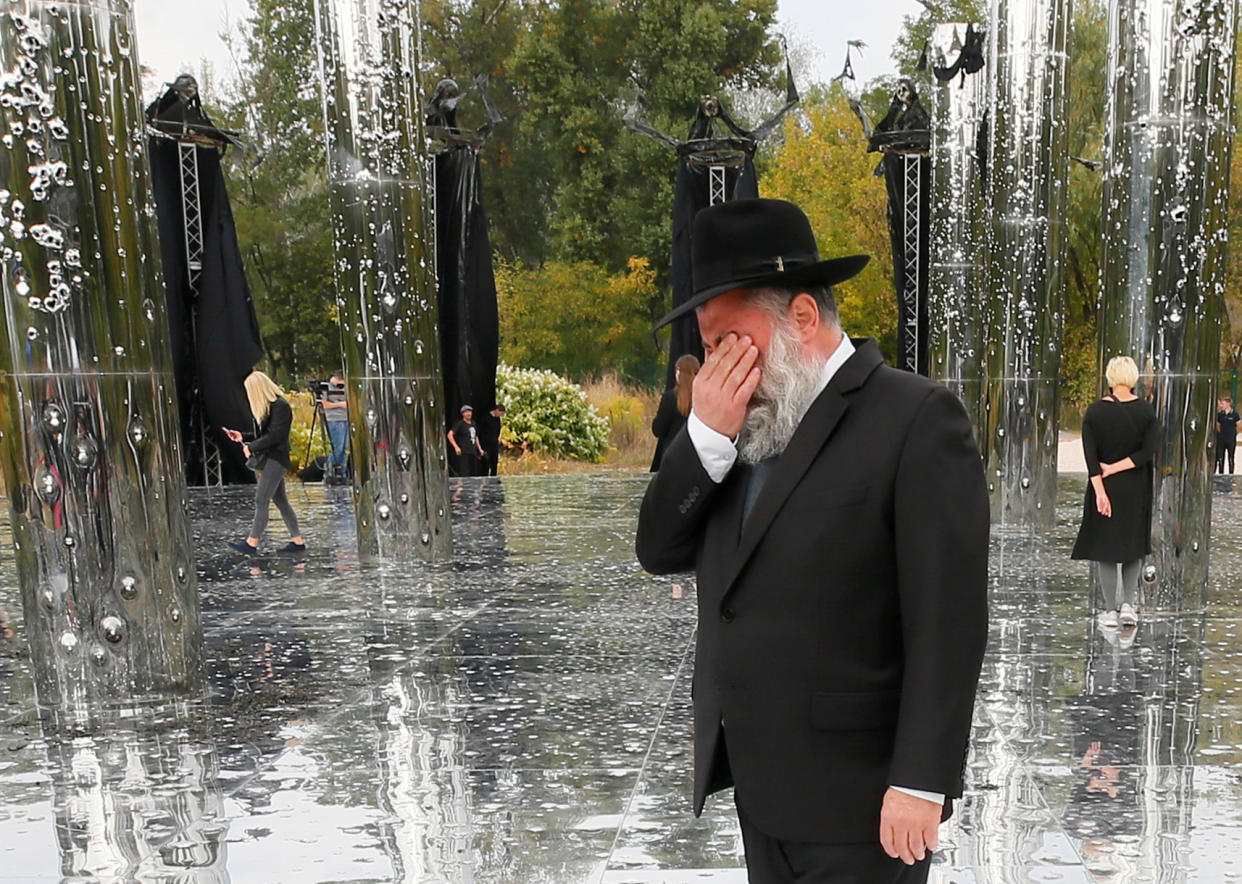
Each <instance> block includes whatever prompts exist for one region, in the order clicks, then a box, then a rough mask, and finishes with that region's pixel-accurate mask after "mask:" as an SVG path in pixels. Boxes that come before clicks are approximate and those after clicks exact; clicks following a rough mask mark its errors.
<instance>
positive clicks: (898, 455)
mask: <svg viewBox="0 0 1242 884" xmlns="http://www.w3.org/2000/svg"><path fill="white" fill-rule="evenodd" d="M749 473H750V470H749V468H748V467H745V466H743V465H741V464H738V465H736V466H734V468H733V469H732V470H731V471H730V473H729V475H728V476H726V477H725V479H724V481H723V482H721V483H720V484H719V485H718V484H716V483H714V482H712V480H711V479H710V478H709V477H708V475H707V473H706V472H705V471H704V469H703V466H702V464H701V463H700V461H699V457H698V454H697V452H696V451H695V450H694V446H693V444H692V443H691V441H690V437H689V434H688V433H687V432H685V431H683V432H682V433H680V434H679V435H678V436H677V438H676V439H675V440H674V441H673V442H672V444H671V445H670V446H669V449H668V451H667V452H666V453H665V457H664V463H663V464H662V465H661V468H660V471H659V472H658V473H657V474H656V476H655V477H654V478H653V479H652V481H651V485H650V486H649V487H648V489H647V493H646V496H645V497H644V499H643V504H642V510H641V514H640V516H639V524H638V540H637V547H638V558H639V561H641V562H642V564H643V566H644V567H645V568H646V569H647V570H649V571H651V572H653V573H657V574H663V573H672V572H677V571H685V570H689V569H690V568H691V567H694V568H696V569H697V571H698V604H699V629H698V638H697V648H696V655H697V656H696V662H695V673H694V683H693V693H694V719H695V777H694V810H695V813H696V814H698V813H701V812H702V809H703V803H704V801H705V800H706V797H707V795H708V794H709V793H711V792H713V791H716V790H718V789H721V788H724V787H726V786H728V785H730V782H731V781H732V782H733V783H735V784H736V786H737V791H738V794H739V795H741V796H743V797H742V800H743V801H744V802H745V805H746V812H747V815H748V816H750V817H751V818H752V820H753V822H754V824H755V825H756V826H757V827H758V828H759V829H760V830H761V831H764V832H766V833H767V834H769V835H771V836H773V837H777V838H784V839H788V840H796V841H814V842H821V843H857V842H875V841H877V840H878V838H879V817H880V807H881V803H882V800H883V797H884V793H885V791H886V790H887V788H888V787H889V786H890V785H898V786H905V787H908V788H912V789H922V790H926V791H931V792H941V793H944V794H945V795H946V796H949V797H955V796H960V795H961V790H962V772H963V766H964V760H965V754H966V747H967V740H968V738H969V734H970V725H971V717H972V711H973V707H974V698H975V688H976V685H977V683H978V678H979V670H980V666H981V665H982V659H983V651H984V645H985V643H986V638H987V549H988V499H987V491H986V488H985V486H984V477H983V469H982V466H981V463H980V458H979V451H978V448H977V446H976V445H975V443H974V441H973V438H972V436H971V429H970V423H969V421H968V420H967V418H966V413H965V410H964V409H963V408H962V405H961V403H960V402H958V400H957V399H956V398H955V397H954V396H953V395H952V394H951V393H949V392H948V391H947V390H945V389H944V388H943V387H941V386H939V385H937V384H935V383H933V382H931V381H929V380H927V379H926V378H922V377H919V376H917V375H912V374H907V373H905V372H900V371H896V370H894V369H891V368H889V367H888V366H886V365H884V363H883V359H882V357H881V356H880V352H879V350H878V348H877V347H876V346H875V343H874V342H872V341H862V342H859V346H858V350H857V352H856V353H855V354H854V355H853V356H851V357H850V359H849V360H848V361H846V363H845V364H844V365H843V366H842V367H841V368H840V369H839V370H838V372H837V373H836V375H835V376H834V377H833V379H832V381H831V382H830V383H829V385H828V387H827V388H826V389H825V390H824V391H823V393H821V394H820V396H819V397H818V398H817V399H816V400H815V402H814V403H813V404H812V406H811V408H810V410H809V411H808V412H807V414H806V416H805V417H804V418H803V420H802V423H801V424H800V425H799V427H798V430H797V432H796V433H795V434H794V436H793V439H792V440H791V441H790V443H789V446H788V447H787V448H786V450H785V452H784V453H783V454H782V455H781V456H780V458H779V460H778V461H777V462H776V464H775V466H774V468H773V470H772V471H771V473H770V474H769V477H768V480H767V483H766V484H765V485H764V486H763V490H762V491H761V492H760V494H759V497H758V499H757V500H756V501H755V504H754V509H753V511H752V512H751V514H750V516H749V518H748V519H747V520H746V523H745V525H743V524H742V506H743V501H744V498H745V494H746V487H747V483H748V481H749ZM722 722H723V725H722ZM726 736H727V741H728V753H727V757H726V756H725V754H724V752H723V746H724V738H725V737H726ZM950 810H951V803H950V802H949V801H946V805H945V817H946V818H947V817H948V815H949V813H950Z"/></svg>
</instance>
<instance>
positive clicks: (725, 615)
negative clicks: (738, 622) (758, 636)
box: [720, 608, 733, 623]
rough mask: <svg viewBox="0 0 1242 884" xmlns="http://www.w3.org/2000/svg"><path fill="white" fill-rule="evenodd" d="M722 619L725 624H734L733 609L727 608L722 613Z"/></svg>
mask: <svg viewBox="0 0 1242 884" xmlns="http://www.w3.org/2000/svg"><path fill="white" fill-rule="evenodd" d="M720 619H721V620H723V621H724V622H725V623H732V622H733V609H732V608H725V609H724V610H723V611H721V612H720Z"/></svg>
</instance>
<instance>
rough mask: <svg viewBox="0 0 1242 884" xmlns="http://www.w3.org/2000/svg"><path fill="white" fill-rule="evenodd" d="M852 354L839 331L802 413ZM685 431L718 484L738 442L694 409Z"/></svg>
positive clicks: (930, 795)
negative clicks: (700, 416) (700, 417)
mask: <svg viewBox="0 0 1242 884" xmlns="http://www.w3.org/2000/svg"><path fill="white" fill-rule="evenodd" d="M853 355H854V343H853V342H852V341H851V340H850V339H849V338H848V337H847V336H846V335H842V336H841V343H840V344H838V345H837V349H835V350H833V351H832V355H831V356H829V357H828V359H827V361H826V362H824V367H823V370H822V371H821V372H820V376H819V383H818V384H817V385H816V386H815V392H814V393H812V394H811V397H810V398H809V399H808V400H807V401H806V403H805V404H804V405H803V406H802V416H803V417H805V416H806V413H807V411H809V410H810V408H811V404H812V403H813V402H814V401H815V400H816V399H817V398H819V394H820V393H822V392H824V389H825V388H826V387H827V386H828V383H829V381H831V380H832V378H833V376H834V375H835V374H836V373H837V371H838V370H839V369H840V368H841V366H842V365H844V364H845V363H846V361H847V360H848V359H849V358H850V357H851V356H853ZM686 432H687V433H689V434H690V441H691V442H692V443H693V444H694V450H695V451H696V452H697V453H698V455H699V463H701V464H703V469H704V470H705V471H706V472H707V475H708V476H709V477H710V478H711V480H712V481H713V482H715V483H716V484H717V485H719V484H720V483H721V482H723V481H724V478H725V476H727V475H729V470H731V469H733V464H734V463H736V462H737V446H736V445H735V444H734V442H733V440H732V439H730V438H729V437H728V436H726V435H725V434H724V433H717V432H716V431H715V430H713V429H712V428H711V427H709V426H708V425H707V424H705V423H703V422H702V421H701V420H699V416H698V415H697V414H696V413H695V412H694V410H693V409H691V411H690V419H689V420H688V421H686ZM893 788H894V789H896V790H897V791H898V792H905V793H906V794H907V795H913V796H914V797H915V798H922V799H924V800H926V801H934V802H935V803H936V804H944V795H942V794H941V793H939V792H924V791H922V790H921V789H907V788H906V787H905V786H893Z"/></svg>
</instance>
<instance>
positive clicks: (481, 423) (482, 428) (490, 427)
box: [453, 414, 503, 452]
mask: <svg viewBox="0 0 1242 884" xmlns="http://www.w3.org/2000/svg"><path fill="white" fill-rule="evenodd" d="M501 420H503V418H499V417H494V416H493V415H491V414H485V415H483V416H482V417H481V418H479V419H478V420H477V421H476V422H475V423H476V425H477V426H478V428H479V444H480V445H482V446H483V450H484V451H487V452H493V451H498V450H500V422H501ZM453 435H454V436H456V435H457V427H455V426H454V427H453ZM458 444H459V445H460V444H461V443H460V442H458Z"/></svg>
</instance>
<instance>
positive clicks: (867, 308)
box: [759, 85, 897, 363]
mask: <svg viewBox="0 0 1242 884" xmlns="http://www.w3.org/2000/svg"><path fill="white" fill-rule="evenodd" d="M878 161H879V157H878V155H877V154H874V153H870V154H869V153H867V142H866V139H865V138H863V134H862V128H861V126H860V125H859V122H858V119H857V117H855V116H854V112H853V111H851V110H850V107H849V100H848V98H847V96H846V94H845V91H844V90H843V89H841V88H840V86H836V85H834V86H832V87H830V88H828V89H821V88H816V89H815V90H814V91H812V93H811V94H810V95H809V96H808V97H807V98H806V99H805V100H804V102H803V104H802V108H801V112H800V113H799V114H798V115H797V116H796V117H792V118H790V119H789V120H787V121H786V123H785V141H784V144H783V145H782V146H781V148H780V150H779V152H777V153H776V154H775V155H774V156H773V157H772V158H771V160H770V161H769V163H768V166H767V169H766V171H765V172H764V174H763V176H762V177H761V179H760V182H759V192H760V193H761V194H762V195H763V196H765V197H772V198H774V199H785V200H789V201H790V202H792V203H796V204H797V205H798V206H800V207H801V208H802V210H803V211H804V212H806V214H807V217H808V218H810V220H811V227H812V229H813V230H814V231H815V239H816V242H817V243H818V244H819V252H820V255H821V256H823V257H825V258H830V257H838V256H842V255H854V254H860V253H861V254H868V255H870V256H871V264H869V265H868V266H867V269H866V270H864V271H863V272H862V273H861V274H860V275H858V276H856V277H855V278H854V279H851V280H849V281H848V282H845V283H842V284H841V285H839V286H837V287H836V297H837V306H838V307H839V309H840V312H841V323H842V325H843V326H844V327H845V330H846V331H847V332H849V333H850V334H851V335H854V336H864V337H873V338H875V339H876V340H877V341H878V342H879V344H880V349H881V350H883V351H884V355H885V357H886V358H887V359H888V360H889V362H890V363H891V362H892V361H893V357H894V356H895V355H896V344H897V297H896V295H895V294H894V292H893V261H892V252H891V246H890V243H889V236H888V220H887V205H888V198H887V196H886V194H885V191H884V179H883V178H877V177H875V168H876V165H877V163H878Z"/></svg>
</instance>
